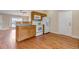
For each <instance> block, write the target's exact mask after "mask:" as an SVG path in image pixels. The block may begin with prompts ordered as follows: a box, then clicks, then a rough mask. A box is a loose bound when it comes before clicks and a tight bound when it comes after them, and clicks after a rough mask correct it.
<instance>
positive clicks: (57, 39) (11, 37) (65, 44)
mask: <svg viewBox="0 0 79 59" xmlns="http://www.w3.org/2000/svg"><path fill="white" fill-rule="evenodd" d="M0 48H2V49H3V48H4V49H12V48H14V49H16V48H17V49H18V48H19V49H51V48H52V49H77V48H79V39H75V38H71V37H68V36H64V35H58V34H54V33H48V34H44V35H41V36H37V37H33V38H29V39H26V40H24V41H21V42H16V35H15V30H6V31H0Z"/></svg>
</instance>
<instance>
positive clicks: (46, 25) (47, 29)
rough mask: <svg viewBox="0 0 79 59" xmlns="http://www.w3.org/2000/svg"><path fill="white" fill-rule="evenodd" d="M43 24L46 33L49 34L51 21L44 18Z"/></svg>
mask: <svg viewBox="0 0 79 59" xmlns="http://www.w3.org/2000/svg"><path fill="white" fill-rule="evenodd" d="M42 23H43V24H44V33H48V32H49V20H48V18H47V17H43V18H42Z"/></svg>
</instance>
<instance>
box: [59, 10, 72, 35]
mask: <svg viewBox="0 0 79 59" xmlns="http://www.w3.org/2000/svg"><path fill="white" fill-rule="evenodd" d="M59 33H60V34H64V35H68V36H70V35H71V34H72V11H60V12H59Z"/></svg>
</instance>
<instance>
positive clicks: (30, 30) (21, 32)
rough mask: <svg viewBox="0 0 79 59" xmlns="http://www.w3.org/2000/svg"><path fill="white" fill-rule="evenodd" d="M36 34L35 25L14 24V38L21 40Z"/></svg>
mask: <svg viewBox="0 0 79 59" xmlns="http://www.w3.org/2000/svg"><path fill="white" fill-rule="evenodd" d="M35 35H36V26H35V25H30V26H16V39H17V41H22V40H25V39H28V38H31V37H33V36H35Z"/></svg>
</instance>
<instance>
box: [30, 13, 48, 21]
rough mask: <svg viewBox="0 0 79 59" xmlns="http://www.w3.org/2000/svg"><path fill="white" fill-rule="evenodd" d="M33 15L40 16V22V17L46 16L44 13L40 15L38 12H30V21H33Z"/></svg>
mask: <svg viewBox="0 0 79 59" xmlns="http://www.w3.org/2000/svg"><path fill="white" fill-rule="evenodd" d="M35 15H38V16H40V17H41V19H40V20H42V17H45V16H47V14H45V13H40V12H35V11H32V12H31V20H34V16H35Z"/></svg>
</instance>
